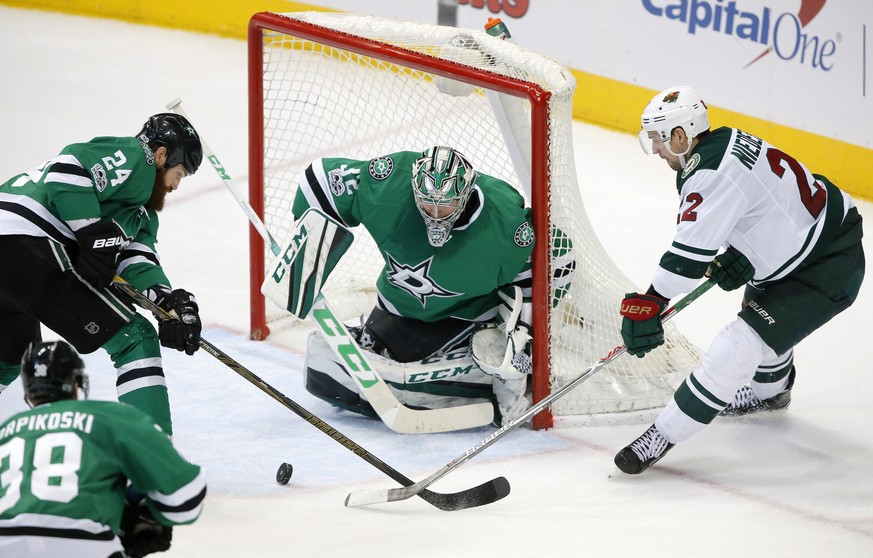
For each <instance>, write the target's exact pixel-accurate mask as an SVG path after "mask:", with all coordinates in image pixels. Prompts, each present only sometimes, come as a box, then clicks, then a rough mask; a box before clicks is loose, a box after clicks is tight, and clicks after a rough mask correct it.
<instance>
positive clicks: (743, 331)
mask: <svg viewBox="0 0 873 558" xmlns="http://www.w3.org/2000/svg"><path fill="white" fill-rule="evenodd" d="M764 347H765V345H764V342H763V341H762V340H761V338H760V336H758V334H757V333H755V331H754V330H752V328H750V327H749V326H748V325H747V324H746V323H745V322H744V321H742V320H740V319H737V320H734V321H733V322H731V323H730V324H728V325H727V326H725V327H724V329H722V330H721V331H720V332H719V333H718V335H716V336H715V338H714V339H713V340H712V343H711V344H710V346H709V349H708V350H707V352H706V354H704V355H703V358H701V360H700V362H699V363H698V365H697V367H696V368H695V369H694V371H693V372H692V373H691V375H690V376H689V377H688V378H687V379H686V380H685V382H683V383H682V384H681V385H680V386H679V388H678V389H677V390H676V393H675V394H674V396H673V398H672V399H671V400H670V402H669V403H668V404H667V406H666V407H665V408H664V409H663V410H662V411H661V413H660V414H659V415H658V418H657V419H656V420H655V426H657V427H658V430H660V431H661V433H662V434H663V435H664V436H665V437H666V438H667V439H668V440H669V441H670V442H671V443H674V444H675V443H678V442H681V441H683V440H686V439H688V438H689V437H691V436H692V435H694V434H696V433H697V432H699V431H701V430H702V429H703V428H704V427H705V426H706V425H707V424H709V423H710V422H711V421H712V419H714V418H715V417H716V416H717V415H718V413H719V412H721V410H722V409H724V407H725V406H726V405H727V404H728V403H730V402H731V401H732V400H733V398H734V396H735V395H736V392H737V390H738V389H740V387H742V386H743V385H744V384H746V383H748V382H749V381H750V380H751V379H752V376H753V375H754V373H755V370H756V369H757V367H758V365H759V364H760V363H761V358H762V353H763V351H764Z"/></svg>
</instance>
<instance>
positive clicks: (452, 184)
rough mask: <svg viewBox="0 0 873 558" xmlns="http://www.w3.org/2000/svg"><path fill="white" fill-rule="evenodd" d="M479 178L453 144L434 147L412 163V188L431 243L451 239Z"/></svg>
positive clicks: (439, 243) (436, 244)
mask: <svg viewBox="0 0 873 558" xmlns="http://www.w3.org/2000/svg"><path fill="white" fill-rule="evenodd" d="M475 182H476V171H474V170H473V165H471V164H470V161H468V160H467V159H466V157H464V156H463V155H461V154H460V153H458V152H457V151H455V150H454V149H452V148H450V147H445V146H439V145H438V146H435V147H431V148H430V149H428V150H427V151H424V152H423V153H422V154H421V158H420V159H418V160H417V161H415V163H413V164H412V192H413V194H415V203H416V206H417V207H418V211H419V212H420V213H421V216H422V217H424V222H425V225H426V226H427V241H428V242H429V243H430V245H431V246H434V247H440V246H442V245H444V244H445V243H446V242H448V241H449V239H450V238H451V232H452V226H453V225H454V224H455V221H457V220H458V217H460V216H461V213H462V212H463V211H464V207H466V205H467V200H468V199H469V198H470V194H471V193H472V192H473V185H474V184H475Z"/></svg>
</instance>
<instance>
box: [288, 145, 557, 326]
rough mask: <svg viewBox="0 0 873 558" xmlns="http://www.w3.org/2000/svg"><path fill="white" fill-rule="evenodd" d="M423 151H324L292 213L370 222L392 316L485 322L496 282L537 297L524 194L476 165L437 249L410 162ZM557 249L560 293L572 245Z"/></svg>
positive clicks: (381, 298) (351, 223)
mask: <svg viewBox="0 0 873 558" xmlns="http://www.w3.org/2000/svg"><path fill="white" fill-rule="evenodd" d="M420 157H421V153H420V152H415V151H402V152H399V153H393V154H391V155H387V156H384V157H378V158H375V159H372V160H369V161H360V160H353V159H342V158H336V159H318V160H316V161H314V162H313V163H312V164H311V165H310V166H309V167H308V168H307V169H306V171H305V173H304V178H303V179H302V180H301V183H300V188H299V190H298V192H297V195H296V197H295V199H294V206H293V212H294V216H295V218H297V217H300V215H301V214H302V213H303V212H304V211H305V210H306V209H308V208H309V207H317V208H319V209H321V210H322V211H324V212H325V213H327V214H328V215H330V216H331V217H333V218H334V219H336V220H337V221H339V222H340V223H343V224H344V225H345V226H347V227H355V226H357V225H363V226H364V227H366V229H367V231H368V232H369V233H370V235H371V236H372V237H373V239H374V241H375V243H376V245H377V246H378V248H379V250H380V252H381V254H382V257H383V259H384V262H385V265H384V267H383V269H382V271H381V273H380V275H379V278H378V280H377V283H376V288H377V294H378V298H377V300H378V302H377V304H378V305H379V306H380V307H381V308H383V309H385V310H387V311H389V312H391V313H393V314H396V315H400V316H404V317H408V318H414V319H418V320H422V321H426V322H434V321H438V320H441V319H445V318H450V317H454V318H459V319H463V320H469V321H477V322H478V321H486V320H489V319H491V318H493V317H494V315H495V313H496V308H497V306H498V305H499V304H500V298H499V297H498V295H497V294H496V290H497V289H498V288H499V287H503V286H509V285H518V286H520V287H521V288H522V291H523V293H524V296H525V298H530V287H531V267H530V266H531V263H530V257H531V253H532V251H533V247H534V232H533V226H532V222H531V211H530V209H529V208H526V207H525V205H524V199H523V198H522V196H521V195H520V194H519V193H518V192H517V191H516V190H515V189H514V188H513V187H512V186H511V185H509V184H507V183H506V182H504V181H502V180H498V179H496V178H493V177H491V176H488V175H486V174H483V173H479V174H478V176H477V178H476V183H475V187H474V191H473V193H472V195H471V196H470V198H469V200H468V202H467V206H466V208H465V210H464V212H463V214H462V215H461V216H460V218H459V219H458V221H457V222H456V223H455V225H454V227H453V228H452V231H451V237H450V240H449V241H448V242H447V243H446V244H444V245H443V246H441V247H433V246H431V245H430V244H429V243H428V241H427V234H426V226H425V223H424V219H423V218H422V216H421V214H420V213H419V211H418V209H417V207H416V202H415V198H414V195H413V191H412V165H413V163H414V162H415V161H416V160H417V159H418V158H420ZM554 256H555V257H558V258H561V259H560V260H559V265H558V266H556V267H558V269H559V270H558V272H557V273H556V277H559V278H560V281H562V282H563V283H562V284H558V285H556V287H557V288H558V290H559V291H561V290H562V289H561V286H562V285H564V286H566V284H568V283H569V279H570V271H572V266H573V260H572V257H571V256H570V254H569V249H566V248H565V249H564V250H563V251H561V252H560V253H558V252H556V253H555V254H554ZM561 262H563V263H561Z"/></svg>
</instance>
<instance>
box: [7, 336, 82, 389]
mask: <svg viewBox="0 0 873 558" xmlns="http://www.w3.org/2000/svg"><path fill="white" fill-rule="evenodd" d="M21 383H22V385H23V386H24V395H25V397H26V398H27V399H29V400H30V401H32V402H34V403H35V404H39V403H46V402H49V401H57V400H59V399H72V398H73V397H74V395H75V393H76V389H77V388H82V391H83V392H84V393H85V397H86V398H87V397H88V375H87V374H85V363H84V362H82V359H81V358H80V357H79V354H78V353H77V352H76V349H74V348H73V347H72V346H71V345H70V344H69V343H67V342H66V341H50V342H41V343H31V344H30V345H28V346H27V350H26V351H24V356H23V357H22V358H21Z"/></svg>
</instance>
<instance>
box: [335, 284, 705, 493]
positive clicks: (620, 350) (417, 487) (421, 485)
mask: <svg viewBox="0 0 873 558" xmlns="http://www.w3.org/2000/svg"><path fill="white" fill-rule="evenodd" d="M713 285H715V281H713V280H712V279H708V280H706V281H704V282H703V283H701V284H700V285H698V286H697V287H696V288H695V289H694V290H693V291H691V292H690V293H688V294H687V295H685V296H684V297H682V298H681V299H680V300H679V301H678V302H677V303H676V304H675V305H673V307H671V308H669V309H667V310H665V311H664V313H663V314H661V320H662V322H666V321H668V320H670V319H672V318H673V317H674V316H675V315H676V314H677V313H678V312H679V311H680V310H682V309H683V308H685V307H686V306H688V305H689V304H691V303H692V302H693V301H695V300H697V298H699V297H700V295H702V294H703V293H705V292H706V291H708V290H709V289H710V288H711V287H712V286H713ZM626 352H627V347H625V346H624V345H619V346H618V347H615V348H614V349H612V351H610V353H609V354H608V355H606V356H605V357H603V358H601V359H600V360H598V361H597V362H596V363H594V364H593V365H591V366H589V367H588V368H587V369H586V370H585V371H584V372H582V373H581V374H579V375H578V376H577V377H576V378H575V379H573V380H571V381H570V382H569V383H567V384H565V385H563V386H562V387H561V388H560V389H558V390H557V391H555V392H552V393H551V394H550V395H549V396H548V397H545V398H544V399H542V400H541V401H539V402H537V403H536V404H534V405H533V406H531V408H530V409H528V411H527V412H526V413H524V414H523V415H521V416H520V417H518V418H517V419H515V420H512V421H510V422H509V423H507V424H505V425H504V426H502V427H501V428H499V429H497V430H495V431H494V432H493V433H492V434H490V435H489V436H488V437H486V438H485V439H484V440H482V441H481V442H479V443H478V444H476V445H475V446H473V447H472V448H470V449H469V450H467V451H466V452H465V453H464V454H463V455H461V456H460V457H457V458H456V459H454V460H452V461H450V462H449V463H448V464H447V465H445V466H444V467H443V468H442V469H440V470H439V471H437V472H435V473H434V474H432V475H431V476H429V477H427V478H426V479H424V480H421V481H418V482H417V483H415V484H413V485H409V486H405V487H403V488H391V489H388V490H358V491H355V492H352V493H350V494H349V495H348V496H346V507H357V506H366V505H370V504H380V503H385V502H396V501H398V500H406V499H407V498H411V497H412V496H415V495H416V494H419V493H420V491H422V490H425V489H426V488H427V487H428V486H430V485H431V484H433V483H435V482H436V481H438V480H439V479H441V478H443V477H444V476H446V475H448V474H449V473H451V472H452V471H453V470H455V469H456V468H458V467H460V466H461V465H463V464H464V463H466V462H467V461H469V460H470V459H472V458H473V457H474V456H476V455H478V454H479V453H481V452H482V451H484V450H485V449H486V448H488V447H489V446H490V445H492V444H493V443H495V442H496V441H497V440H499V439H501V438H503V437H504V436H506V435H507V434H509V432H510V431H512V430H515V429H516V428H518V427H519V426H521V425H522V424H524V423H525V422H527V421H528V420H530V419H531V418H532V417H533V416H534V415H535V414H537V413H538V412H540V411H542V410H543V409H545V408H546V407H547V406H548V405H550V404H551V403H552V402H553V401H555V400H556V399H559V398H561V397H563V396H564V395H566V394H567V393H569V392H570V391H571V390H572V389H574V388H575V387H576V386H578V385H579V384H581V383H582V382H584V381H585V380H587V379H588V378H590V377H591V376H593V375H594V374H595V373H597V372H598V371H599V370H600V369H601V368H603V367H604V366H606V365H607V364H609V363H610V362H612V361H613V360H615V359H616V358H618V357H619V356H621V355H623V354H624V353H626Z"/></svg>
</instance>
